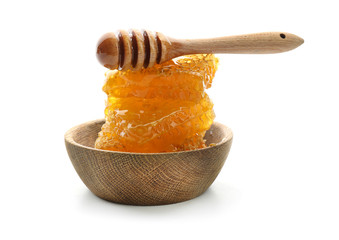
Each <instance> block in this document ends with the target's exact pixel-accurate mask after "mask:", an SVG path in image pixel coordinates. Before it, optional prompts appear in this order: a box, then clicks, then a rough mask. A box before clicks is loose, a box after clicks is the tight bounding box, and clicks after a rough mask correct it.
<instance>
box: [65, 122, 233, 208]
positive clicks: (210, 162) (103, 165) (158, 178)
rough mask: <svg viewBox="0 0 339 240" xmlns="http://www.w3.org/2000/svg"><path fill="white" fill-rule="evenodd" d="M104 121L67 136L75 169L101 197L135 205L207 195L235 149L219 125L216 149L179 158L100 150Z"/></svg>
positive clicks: (211, 138) (212, 132) (212, 138)
mask: <svg viewBox="0 0 339 240" xmlns="http://www.w3.org/2000/svg"><path fill="white" fill-rule="evenodd" d="M103 123H104V120H96V121H91V122H86V123H83V124H81V125H78V126H76V127H73V128H71V129H70V130H68V131H67V133H66V134H65V143H66V148H67V152H68V155H69V157H70V159H71V161H72V164H73V166H74V168H75V170H76V172H77V173H78V175H79V176H80V178H81V180H82V181H83V182H84V183H85V185H86V186H87V187H88V188H89V189H90V190H91V191H92V192H93V193H94V194H95V195H97V196H98V197H100V198H103V199H105V200H108V201H112V202H116V203H122V204H131V205H162V204H170V203H177V202H182V201H186V200H189V199H192V198H195V197H197V196H199V195H200V194H202V193H203V192H205V191H206V189H207V188H208V187H209V186H210V185H211V184H212V183H213V181H214V180H215V178H216V177H217V176H218V174H219V172H220V170H221V168H222V166H223V165H224V163H225V161H226V158H227V155H228V153H229V151H230V148H231V144H232V137H233V134H232V131H231V130H230V129H229V128H228V127H226V126H224V125H222V124H220V123H217V122H214V123H213V125H212V126H211V128H210V129H209V130H208V131H207V132H206V135H205V139H206V144H207V145H209V144H211V143H214V144H215V145H214V146H211V147H207V148H203V149H198V150H193V151H182V152H173V153H129V152H114V151H106V150H99V149H95V148H94V142H95V140H96V138H97V135H98V132H99V131H100V129H101V126H102V125H103Z"/></svg>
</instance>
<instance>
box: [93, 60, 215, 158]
mask: <svg viewBox="0 0 339 240" xmlns="http://www.w3.org/2000/svg"><path fill="white" fill-rule="evenodd" d="M217 66H218V59H217V58H216V57H215V56H214V55H213V54H199V55H188V56H185V57H181V58H177V59H173V60H170V61H168V62H165V63H162V64H158V65H155V66H153V67H151V68H146V69H142V70H140V71H132V70H127V71H118V70H110V71H108V72H107V73H106V81H105V84H104V86H103V91H104V92H105V93H106V94H107V96H108V98H107V101H106V109H105V119H106V122H105V124H104V125H103V126H102V129H101V131H100V132H99V135H98V138H97V140H96V142H95V147H96V148H98V149H104V150H112V151H121V152H140V153H160V152H174V151H184V150H193V149H198V148H203V147H206V146H205V141H204V139H203V137H204V135H205V132H206V130H208V129H209V128H210V126H211V124H212V122H213V120H214V118H215V115H214V112H213V103H212V102H211V100H210V99H209V97H208V95H207V93H206V92H205V89H207V88H209V87H211V84H212V79H213V78H214V75H215V72H216V70H217Z"/></svg>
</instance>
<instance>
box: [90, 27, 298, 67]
mask: <svg viewBox="0 0 339 240" xmlns="http://www.w3.org/2000/svg"><path fill="white" fill-rule="evenodd" d="M303 42H304V40H303V39H302V38H300V37H298V36H296V35H294V34H291V33H286V32H264V33H252V34H244V35H237V36H227V37H218V38H209V39H174V38H170V37H166V36H165V35H163V34H162V33H159V32H150V31H148V30H141V31H139V30H130V31H129V32H127V31H125V30H120V31H118V32H117V33H106V34H104V35H103V36H102V37H101V38H100V39H99V41H98V45H97V53H96V54H97V58H98V60H99V62H100V63H101V64H102V65H104V66H105V67H107V68H109V69H122V70H126V69H133V70H140V69H141V68H147V67H152V66H153V65H154V64H155V63H158V64H159V63H163V62H166V61H168V60H170V59H172V58H175V57H179V56H182V55H188V54H199V53H250V54H267V53H281V52H286V51H289V50H292V49H294V48H297V47H298V46H300V45H301V44H302V43H303Z"/></svg>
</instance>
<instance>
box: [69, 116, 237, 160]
mask: <svg viewBox="0 0 339 240" xmlns="http://www.w3.org/2000/svg"><path fill="white" fill-rule="evenodd" d="M101 122H103V123H105V119H103V118H102V119H96V120H92V121H87V122H84V123H81V124H78V125H76V126H74V127H72V128H70V129H69V130H67V131H66V133H65V135H64V140H65V142H67V143H69V144H72V145H75V146H78V147H81V148H85V149H88V150H91V151H97V152H103V153H110V154H129V155H145V156H147V155H152V156H154V155H170V154H183V153H191V152H197V151H204V150H208V149H211V148H215V147H217V146H220V145H222V144H225V143H227V142H229V141H231V140H232V139H233V132H232V129H231V128H229V127H227V126H226V125H224V124H222V123H219V122H216V121H213V123H212V124H217V125H219V126H221V127H222V128H223V129H224V131H227V132H228V133H229V134H227V136H226V137H224V138H223V139H222V140H221V141H220V142H218V143H216V144H215V145H213V146H207V147H205V148H199V149H194V150H186V151H177V152H159V153H140V152H120V151H112V150H103V149H97V148H94V147H88V146H85V145H82V144H80V143H78V142H76V141H75V140H74V138H73V132H74V131H75V130H76V129H79V128H81V127H84V126H86V125H90V124H97V123H101Z"/></svg>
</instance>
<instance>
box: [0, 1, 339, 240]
mask: <svg viewBox="0 0 339 240" xmlns="http://www.w3.org/2000/svg"><path fill="white" fill-rule="evenodd" d="M336 2H337V1H334V0H333V1H330V0H323V1H313V0H309V1H306V0H305V1H297V0H284V1H269V0H267V1H264V0H256V1H250V0H248V1H245V0H243V1H241V0H236V1H235V0H233V1H212V0H209V1H183V0H181V1H175V0H173V1H146V0H143V1H131V0H130V1H123V0H120V1H113V0H111V1H91V2H90V1H55V2H52V1H33V0H31V1H1V3H0V27H1V38H0V84H1V87H0V100H1V101H0V103H1V124H0V127H1V129H0V133H1V138H0V141H1V166H0V171H1V172H0V184H1V188H0V189H1V194H2V197H1V198H0V201H1V204H0V219H1V224H0V228H1V230H0V238H1V239H136V238H138V239H196V238H198V239H200V237H201V238H208V239H212V238H213V239H261V240H262V239H339V151H338V149H339V140H338V139H339V124H338V123H339V114H338V104H339V94H338V91H339V88H338V86H339V85H338V82H339V73H338V54H339V51H338V50H339V48H338V45H339V44H338V39H339V31H338V22H339V17H338V8H337V7H336V6H335V3H336ZM119 28H120V29H129V28H145V29H150V30H156V31H160V32H162V33H164V34H165V35H168V36H172V37H176V38H206V37H216V36H226V35H234V34H241V33H252V32H263V31H286V32H291V33H294V34H297V35H299V36H300V37H303V38H304V39H305V43H304V45H302V46H301V47H299V48H298V49H296V50H294V51H291V52H287V53H282V54H276V55H222V56H221V55H220V56H219V57H220V62H221V63H220V68H219V70H218V72H217V75H216V77H215V80H214V84H213V87H212V89H210V91H209V95H210V97H211V98H212V100H213V101H214V103H215V112H216V115H217V118H216V120H217V121H219V122H222V123H224V124H226V125H228V126H229V127H231V128H232V129H233V132H234V141H233V146H232V149H231V152H230V155H229V157H228V159H227V161H226V164H225V166H224V168H223V170H222V171H221V173H220V175H219V176H218V178H217V179H216V181H215V182H214V184H213V185H212V186H211V188H210V189H209V190H208V191H207V192H206V193H205V194H203V195H202V196H200V197H198V198H196V199H194V200H191V201H187V202H184V203H180V204H174V205H167V206H160V207H136V206H124V205H118V204H113V203H109V202H106V201H103V200H101V199H99V198H97V197H95V196H94V195H93V194H92V193H91V192H90V191H89V190H88V189H87V188H86V187H85V185H84V184H83V183H82V182H81V180H80V178H79V177H78V176H77V174H76V172H75V170H74V169H73V166H72V164H71V162H70V160H69V158H68V156H67V152H66V149H65V146H64V140H63V135H64V133H65V131H66V130H68V129H69V128H70V127H72V126H74V125H77V124H80V123H82V122H86V121H89V120H93V119H98V118H103V116H104V101H105V95H104V93H103V92H102V91H101V87H102V85H103V82H104V73H105V71H106V70H105V69H104V68H103V67H102V66H101V65H99V63H98V62H97V60H96V58H95V45H96V42H97V39H98V38H99V37H100V36H101V35H102V34H103V33H105V32H109V31H115V30H117V29H119Z"/></svg>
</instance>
